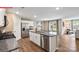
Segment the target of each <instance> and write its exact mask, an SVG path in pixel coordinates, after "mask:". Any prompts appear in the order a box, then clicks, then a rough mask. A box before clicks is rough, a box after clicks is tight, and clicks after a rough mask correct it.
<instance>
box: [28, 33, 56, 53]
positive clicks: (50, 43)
mask: <svg viewBox="0 0 79 59" xmlns="http://www.w3.org/2000/svg"><path fill="white" fill-rule="evenodd" d="M29 36H30V40H31V41H32V42H34V43H35V44H37V45H38V46H40V47H41V48H43V49H45V50H46V51H49V52H55V51H56V48H57V36H52V37H50V36H44V35H43V36H42V37H43V38H42V39H41V35H40V34H38V33H33V32H29Z"/></svg>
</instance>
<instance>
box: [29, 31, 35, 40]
mask: <svg viewBox="0 0 79 59" xmlns="http://www.w3.org/2000/svg"><path fill="white" fill-rule="evenodd" d="M29 36H30V40H31V41H34V37H33V36H34V34H33V33H32V32H29Z"/></svg>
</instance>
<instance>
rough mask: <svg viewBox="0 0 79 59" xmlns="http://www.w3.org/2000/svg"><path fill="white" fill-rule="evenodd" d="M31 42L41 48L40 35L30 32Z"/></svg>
mask: <svg viewBox="0 0 79 59" xmlns="http://www.w3.org/2000/svg"><path fill="white" fill-rule="evenodd" d="M29 36H30V40H31V41H32V42H34V43H35V44H37V45H38V46H40V34H37V33H33V32H29Z"/></svg>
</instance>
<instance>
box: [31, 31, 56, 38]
mask: <svg viewBox="0 0 79 59" xmlns="http://www.w3.org/2000/svg"><path fill="white" fill-rule="evenodd" d="M31 32H33V33H38V34H41V35H46V36H50V37H53V36H56V35H57V34H56V32H45V31H31Z"/></svg>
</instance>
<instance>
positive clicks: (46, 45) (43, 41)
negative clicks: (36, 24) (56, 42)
mask: <svg viewBox="0 0 79 59" xmlns="http://www.w3.org/2000/svg"><path fill="white" fill-rule="evenodd" d="M40 45H41V47H42V48H43V49H44V50H45V51H49V36H46V35H41V44H40Z"/></svg>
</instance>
